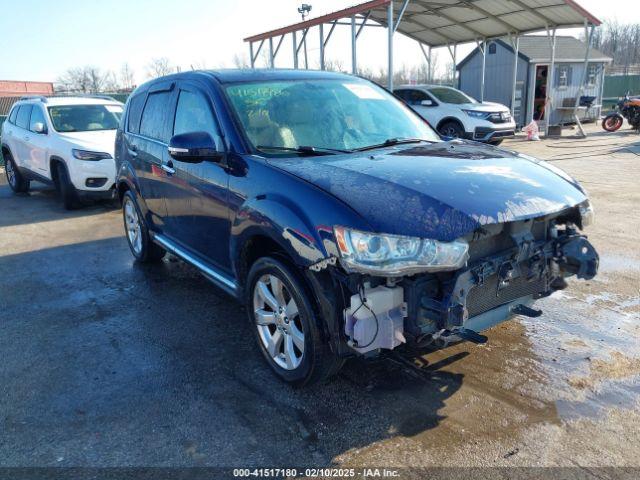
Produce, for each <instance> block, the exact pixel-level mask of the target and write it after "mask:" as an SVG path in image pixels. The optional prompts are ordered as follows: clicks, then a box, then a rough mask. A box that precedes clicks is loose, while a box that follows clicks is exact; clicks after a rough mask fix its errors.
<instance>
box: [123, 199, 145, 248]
mask: <svg viewBox="0 0 640 480" xmlns="http://www.w3.org/2000/svg"><path fill="white" fill-rule="evenodd" d="M124 221H125V225H126V228H127V238H128V240H129V245H131V248H132V249H133V251H134V252H135V254H136V255H139V254H140V253H141V252H142V226H141V225H140V217H139V216H138V210H137V209H136V206H135V205H134V204H133V202H132V201H131V200H130V199H128V198H127V199H126V201H125V204H124Z"/></svg>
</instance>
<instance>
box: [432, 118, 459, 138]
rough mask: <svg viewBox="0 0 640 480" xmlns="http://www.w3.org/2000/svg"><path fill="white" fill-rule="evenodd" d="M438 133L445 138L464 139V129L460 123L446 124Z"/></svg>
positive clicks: (450, 122)
mask: <svg viewBox="0 0 640 480" xmlns="http://www.w3.org/2000/svg"><path fill="white" fill-rule="evenodd" d="M438 132H439V133H440V135H442V136H443V137H449V138H462V137H464V128H462V125H460V124H459V123H458V122H454V121H449V122H444V123H443V124H442V125H440V127H439V128H438Z"/></svg>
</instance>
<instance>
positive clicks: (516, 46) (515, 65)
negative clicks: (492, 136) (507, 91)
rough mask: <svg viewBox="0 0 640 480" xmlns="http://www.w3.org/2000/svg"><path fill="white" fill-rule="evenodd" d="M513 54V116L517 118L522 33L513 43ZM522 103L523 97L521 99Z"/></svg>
mask: <svg viewBox="0 0 640 480" xmlns="http://www.w3.org/2000/svg"><path fill="white" fill-rule="evenodd" d="M512 47H513V51H514V56H513V89H512V90H511V116H512V117H513V118H514V120H515V118H516V87H517V84H518V83H517V82H518V50H519V49H520V35H516V41H515V42H513V43H512ZM520 102H521V103H522V98H521V99H520Z"/></svg>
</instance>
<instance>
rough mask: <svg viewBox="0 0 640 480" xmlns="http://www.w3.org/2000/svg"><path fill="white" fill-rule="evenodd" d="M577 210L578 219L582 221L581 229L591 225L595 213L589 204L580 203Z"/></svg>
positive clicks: (587, 202) (588, 202)
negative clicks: (578, 211)
mask: <svg viewBox="0 0 640 480" xmlns="http://www.w3.org/2000/svg"><path fill="white" fill-rule="evenodd" d="M578 208H579V210H580V218H581V219H582V228H584V227H587V226H589V225H591V224H593V222H594V221H595V219H596V212H595V210H594V209H593V206H592V205H591V202H590V201H589V200H587V201H586V202H582V203H581V204H580V205H579V206H578Z"/></svg>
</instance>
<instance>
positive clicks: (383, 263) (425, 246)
mask: <svg viewBox="0 0 640 480" xmlns="http://www.w3.org/2000/svg"><path fill="white" fill-rule="evenodd" d="M334 232H335V235H336V240H337V243H338V250H339V251H340V257H341V261H342V264H343V265H344V267H345V268H346V269H347V270H350V271H357V272H362V273H370V274H373V275H382V276H396V275H407V274H410V273H417V272H438V271H443V270H456V269H458V268H460V267H462V266H463V265H464V264H465V262H466V261H467V258H468V253H467V252H468V250H469V244H468V243H467V242H466V241H464V240H455V241H453V242H439V241H437V240H430V239H427V238H418V237H405V236H401V235H381V234H377V233H368V232H361V231H358V230H351V229H348V228H345V227H335V228H334Z"/></svg>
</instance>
